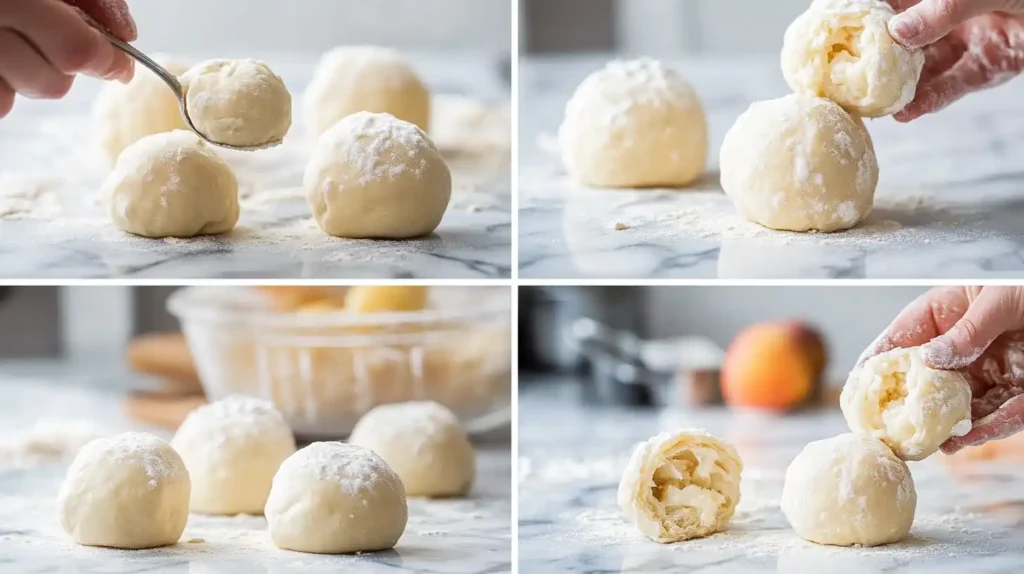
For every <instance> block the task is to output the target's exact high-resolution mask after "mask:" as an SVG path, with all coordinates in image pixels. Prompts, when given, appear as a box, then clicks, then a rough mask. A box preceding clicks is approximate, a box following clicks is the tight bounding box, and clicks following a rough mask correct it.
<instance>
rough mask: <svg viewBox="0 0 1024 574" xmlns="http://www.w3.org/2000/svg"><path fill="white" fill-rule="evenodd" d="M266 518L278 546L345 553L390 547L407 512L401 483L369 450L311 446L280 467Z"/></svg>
mask: <svg viewBox="0 0 1024 574" xmlns="http://www.w3.org/2000/svg"><path fill="white" fill-rule="evenodd" d="M266 515H267V523H268V525H269V528H270V538H271V540H273V541H274V544H275V545H276V546H277V547H278V548H284V549H286V550H298V551H299V552H314V553H317V554H347V553H351V552H368V551H372V550H386V549H388V548H392V547H394V545H395V543H396V542H398V539H399V538H401V536H402V533H403V532H404V531H405V523H406V521H407V520H408V517H409V509H408V506H407V505H406V502H405V489H404V488H403V487H402V481H401V479H399V478H398V475H397V474H395V471H393V470H391V468H390V467H389V466H388V465H387V463H385V462H384V461H383V460H382V459H381V458H380V457H379V456H377V455H376V454H374V453H373V451H370V450H368V449H365V448H363V447H360V446H354V445H350V444H344V443H340V442H315V443H313V444H311V445H309V446H307V447H306V448H303V449H300V450H299V451H298V452H296V453H295V454H293V455H291V456H290V457H288V458H287V459H286V460H285V461H284V463H283V464H282V465H281V468H280V470H278V471H277V475H276V476H275V477H274V485H273V487H272V488H271V489H270V498H269V499H268V500H267V508H266Z"/></svg>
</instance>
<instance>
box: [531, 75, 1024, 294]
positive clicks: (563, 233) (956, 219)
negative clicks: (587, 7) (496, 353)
mask: <svg viewBox="0 0 1024 574" xmlns="http://www.w3.org/2000/svg"><path fill="white" fill-rule="evenodd" d="M608 59H609V57H598V56H589V57H576V58H562V57H560V58H539V59H538V58H534V59H525V60H523V61H522V63H521V66H520V86H521V88H520V114H519V118H520V120H519V123H520V126H519V129H520V132H519V133H520V140H519V141H520V144H519V147H520V150H519V157H520V169H519V171H520V179H519V194H520V195H519V198H520V199H519V218H520V219H519V236H520V243H519V270H520V276H521V277H524V278H572V277H595V278H612V277H616V278H672V277H694V278H716V277H717V278H729V279H744V278H764V279H771V278H812V279H813V278H862V277H868V278H887V277H892V278H930V277H948V278H967V277H970V278H983V277H1020V276H1022V275H1024V223H1022V222H1024V104H1022V102H1024V78H1018V79H1017V80H1015V81H1013V82H1011V83H1009V84H1007V85H1004V86H1002V87H999V88H996V89H993V90H989V91H986V92H982V93H978V94H974V95H972V96H970V97H968V98H966V99H964V100H963V101H961V102H959V103H957V104H955V105H954V106H952V107H950V108H948V109H947V110H945V111H944V112H942V113H940V114H936V115H934V116H929V117H926V118H923V119H921V120H918V121H915V122H912V123H911V124H907V125H902V124H898V123H896V122H895V121H893V120H892V119H891V118H886V119H880V120H874V121H871V122H869V123H868V127H869V129H870V131H871V134H872V137H873V139H874V142H875V148H876V152H877V155H878V160H879V165H880V171H881V175H880V182H879V186H878V192H877V194H876V200H875V210H874V212H873V213H872V215H871V216H870V217H869V219H868V220H867V221H866V222H865V223H863V224H862V225H861V226H859V227H858V228H856V229H854V230H851V231H847V232H840V233H833V234H800V233H791V232H780V231H773V230H769V229H765V228H762V227H760V226H757V225H755V224H752V223H748V222H745V221H741V220H740V219H739V218H738V217H737V216H736V215H735V210H734V208H733V206H732V203H731V202H730V201H729V200H728V198H727V197H725V195H724V194H723V193H722V190H721V187H720V185H719V183H718V179H719V176H718V150H719V148H720V146H721V143H722V140H723V138H724V137H725V133H726V132H727V131H728V129H729V128H730V127H731V126H732V124H733V122H734V121H735V119H736V117H737V116H738V115H739V114H740V113H742V112H743V110H745V109H746V107H747V106H748V105H749V104H750V103H751V102H753V101H757V100H765V99H772V98H777V97H781V96H783V95H785V94H787V93H789V89H788V88H787V87H786V85H785V82H784V80H783V78H782V74H781V72H780V71H779V66H778V63H777V61H776V58H774V57H765V58H760V59H758V58H744V59H737V58H732V59H729V58H724V59H694V60H688V61H681V62H674V65H676V66H677V67H678V69H680V70H681V71H683V72H684V73H685V74H686V76H687V77H688V78H689V79H690V80H691V81H692V83H693V84H694V86H695V88H696V89H697V91H698V93H699V95H700V97H701V99H702V101H703V103H704V106H705V108H706V110H707V114H708V122H709V130H710V148H711V149H710V154H709V159H708V166H707V173H706V175H705V177H704V178H703V179H702V180H701V181H700V182H698V184H696V185H695V186H693V187H692V188H690V189H680V190H643V191H625V190H594V189H580V188H576V187H574V186H573V184H572V183H571V182H570V181H569V179H568V178H567V176H566V174H565V171H564V169H563V168H562V166H561V162H560V160H559V158H558V155H557V139H556V136H555V134H556V133H557V130H558V126H559V124H560V123H561V120H562V111H563V109H564V106H565V102H566V100H568V98H569V96H570V95H571V94H572V92H573V90H574V89H575V88H576V86H577V85H578V83H579V82H580V81H581V80H582V79H583V78H584V77H585V76H586V75H587V74H588V73H590V72H591V71H593V70H595V69H598V68H600V67H601V66H602V65H603V64H604V62H605V61H606V60H608ZM616 224H623V225H625V226H626V229H622V230H616V229H615V228H616ZM620 227H621V226H620Z"/></svg>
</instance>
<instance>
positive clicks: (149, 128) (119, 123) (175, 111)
mask: <svg viewBox="0 0 1024 574" xmlns="http://www.w3.org/2000/svg"><path fill="white" fill-rule="evenodd" d="M155 59H156V61H157V63H159V64H161V65H162V66H163V67H164V68H166V69H167V71H169V72H171V73H172V74H174V75H176V76H177V75H180V74H183V73H184V72H185V70H186V69H188V68H187V66H185V65H184V64H182V63H180V62H178V61H176V60H173V59H171V58H169V57H167V56H155ZM93 118H94V123H95V126H96V132H97V134H99V140H100V146H101V148H102V150H103V153H104V155H106V157H107V159H108V160H110V163H111V164H113V163H114V162H116V161H117V156H119V155H121V152H122V151H124V149H125V148H126V147H128V146H130V145H132V144H133V143H135V142H137V141H139V140H140V139H142V138H144V137H146V136H148V135H152V134H159V133H164V132H170V131H174V130H184V129H188V126H187V125H186V124H185V120H184V118H182V117H181V108H179V106H178V99H177V98H176V97H174V92H173V91H172V90H171V88H170V87H169V86H168V85H167V84H165V83H164V81H163V80H161V79H160V78H159V77H158V76H157V75H156V74H154V73H153V72H150V71H149V70H148V69H146V68H145V67H144V66H136V68H135V77H134V78H132V80H131V81H130V82H128V83H127V84H122V83H121V82H107V83H106V85H105V86H104V87H103V91H101V92H100V95H99V96H98V97H97V98H96V104H95V106H94V108H93Z"/></svg>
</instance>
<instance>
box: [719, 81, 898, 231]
mask: <svg viewBox="0 0 1024 574" xmlns="http://www.w3.org/2000/svg"><path fill="white" fill-rule="evenodd" d="M720 163H721V167H722V188H723V189H724V190H725V193H726V195H728V196H729V198H730V199H731V200H732V202H733V203H734V204H735V205H736V210H737V211H739V213H740V215H741V216H742V217H743V218H745V219H747V220H749V221H753V222H754V223H758V224H760V225H763V226H765V227H769V228H771V229H782V230H788V231H839V230H843V229H849V228H851V227H853V226H855V225H857V224H858V223H859V222H861V221H862V220H863V219H864V218H865V217H867V216H868V214H869V213H870V212H871V205H872V203H873V202H874V198H875V187H876V186H877V185H878V162H877V160H876V159H875V147H874V144H873V143H872V141H871V136H870V135H868V131H867V129H866V128H865V127H864V123H863V122H862V121H861V120H860V118H855V117H853V116H851V115H850V114H848V113H846V112H845V111H843V109H842V108H840V107H839V106H838V105H836V104H835V103H833V102H831V101H829V100H826V99H823V98H814V97H810V96H801V95H789V96H786V97H784V98H780V99H777V100H770V101H766V102H756V103H754V104H752V105H751V106H750V108H749V109H748V110H747V111H746V112H744V113H743V115H741V116H740V117H739V118H738V119H737V120H736V123H735V124H734V125H733V126H732V129H730V130H729V133H727V134H726V136H725V141H724V142H723V144H722V152H721V158H720Z"/></svg>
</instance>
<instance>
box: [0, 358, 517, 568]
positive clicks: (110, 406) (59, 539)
mask: <svg viewBox="0 0 1024 574" xmlns="http://www.w3.org/2000/svg"><path fill="white" fill-rule="evenodd" d="M0 367H2V365H0ZM5 370H6V369H5ZM5 370H3V371H0V373H2V372H4V371H5ZM31 370H32V371H33V372H35V373H36V375H34V376H32V377H28V376H27V375H21V376H18V377H14V376H11V375H2V374H0V397H3V400H2V401H0V463H3V460H4V456H3V455H4V443H5V442H9V441H10V440H11V438H12V437H13V436H15V435H16V434H17V433H19V432H24V429H25V428H27V427H30V426H31V425H33V424H35V423H36V422H37V421H38V420H40V419H47V420H53V419H59V420H63V421H65V422H68V421H75V422H76V424H78V423H77V421H80V420H83V419H88V420H91V421H94V422H95V423H96V425H97V426H98V428H100V429H102V431H104V432H105V431H110V432H118V431H121V430H126V429H128V428H134V427H133V426H132V425H131V424H130V423H129V422H127V421H125V420H124V419H123V416H122V415H121V413H120V404H119V402H118V399H119V395H117V394H115V393H112V392H102V391H98V390H90V389H89V388H88V387H85V386H81V385H79V386H58V385H53V384H50V383H48V382H47V381H46V380H45V379H43V378H41V377H42V375H43V373H44V372H45V370H42V369H40V368H38V367H36V368H33V369H31ZM53 372H54V377H55V378H61V379H66V376H67V369H65V368H59V369H58V368H55V369H54V371H53ZM58 375H59V377H58ZM84 378H86V377H83V379H84ZM124 382H126V381H122V384H123V383H124ZM136 382H137V381H136ZM147 430H152V429H147ZM164 434H165V436H166V433H164ZM510 452H511V451H510V447H509V439H508V437H507V433H506V436H505V437H504V439H494V440H492V441H489V442H488V443H486V444H483V445H477V456H478V458H477V480H476V483H475V484H474V487H473V490H472V492H471V493H470V495H469V497H468V498H466V499H461V500H457V499H452V500H423V499H410V501H409V523H408V526H407V527H406V530H405V533H404V534H403V536H402V538H401V539H400V540H399V542H398V545H397V546H396V547H395V548H394V549H393V550H389V551H385V552H374V553H367V554H358V555H349V556H325V555H317V554H305V553H300V552H292V551H287V550H280V549H278V548H276V547H274V546H273V544H272V543H271V542H270V539H269V537H268V535H267V532H266V520H265V519H264V518H263V517H253V516H240V517H204V516H199V515H195V514H193V515H191V516H190V517H189V523H188V526H187V527H186V528H185V532H184V534H183V535H182V538H181V541H180V542H179V543H178V544H176V545H174V546H170V547H166V548H158V549H150V550H140V551H128V550H112V549H104V548H90V547H84V546H78V545H76V544H74V543H72V542H71V541H70V540H69V539H68V538H67V536H66V535H65V534H64V532H63V531H62V530H61V528H60V525H59V524H58V522H57V519H56V516H55V498H56V493H57V490H58V488H59V487H60V482H61V480H62V479H63V474H64V472H65V471H66V465H67V462H49V461H47V462H44V463H42V464H36V465H22V466H23V468H13V467H12V466H9V465H4V464H0V572H3V573H4V574H35V573H43V572H55V571H60V572H80V573H83V574H85V573H100V572H104V573H129V572H143V571H145V572H181V573H190V574H198V573H203V574H205V573H214V572H216V573H227V572H247V573H248V572H268V573H277V572H313V573H319V572H323V573H327V572H332V573H333V572H339V571H344V572H369V573H372V572H427V573H429V572H437V573H446V574H447V573H454V574H461V573H467V574H468V573H492V572H493V573H497V572H510V571H511V569H512V566H511V561H512V540H511V521H512V512H511V508H512V503H511V483H510V477H511V454H510ZM5 466H7V467H6V468H4V467H5ZM190 540H191V541H192V542H189V541H190Z"/></svg>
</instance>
